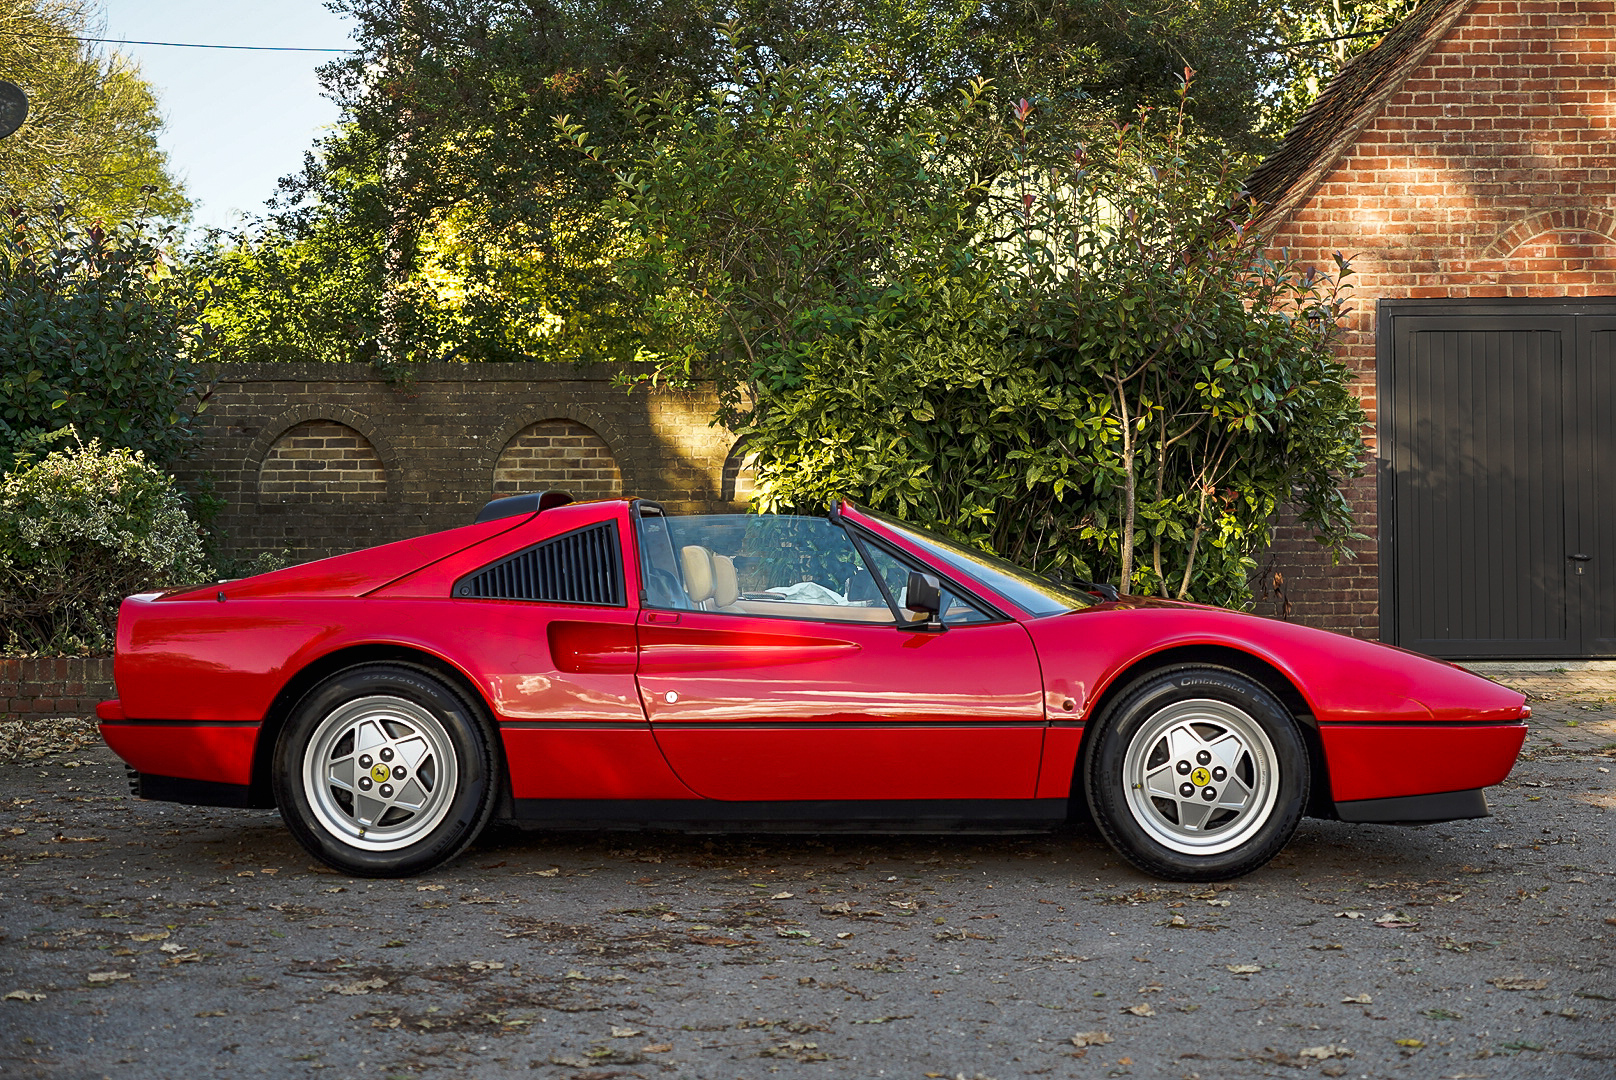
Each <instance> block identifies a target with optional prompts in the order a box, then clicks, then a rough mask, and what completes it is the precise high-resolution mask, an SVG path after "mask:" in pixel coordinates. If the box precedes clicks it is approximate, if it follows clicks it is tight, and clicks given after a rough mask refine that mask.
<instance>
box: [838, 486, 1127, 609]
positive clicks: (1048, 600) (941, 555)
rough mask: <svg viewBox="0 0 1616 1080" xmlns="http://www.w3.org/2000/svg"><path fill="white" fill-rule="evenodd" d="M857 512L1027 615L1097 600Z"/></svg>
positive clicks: (884, 517) (885, 517) (913, 528)
mask: <svg viewBox="0 0 1616 1080" xmlns="http://www.w3.org/2000/svg"><path fill="white" fill-rule="evenodd" d="M859 512H860V513H862V514H868V515H869V516H870V517H873V518H876V519H878V520H880V521H881V522H882V523H883V524H885V525H886V526H887V527H889V528H890V529H892V531H893V532H895V533H898V534H900V535H901V536H903V537H905V538H906V539H908V540H910V541H912V542H913V543H915V544H916V545H917V546H918V547H920V548H921V550H923V551H925V552H926V553H927V554H928V555H931V556H934V557H935V558H936V559H937V560H938V561H939V562H941V563H943V564H944V565H946V566H948V567H949V568H950V569H952V570H955V571H957V572H959V573H960V574H963V575H965V576H966V577H968V578H971V579H974V580H976V581H979V582H981V583H982V584H983V585H986V586H987V587H988V588H990V589H992V590H993V591H994V592H996V593H998V594H999V595H1000V596H1002V597H1004V598H1005V599H1006V600H1009V601H1010V602H1011V603H1013V604H1015V605H1016V606H1017V607H1019V608H1021V609H1022V610H1024V611H1026V612H1027V613H1028V614H1029V615H1059V614H1061V613H1062V612H1067V611H1074V610H1076V609H1077V608H1084V607H1092V606H1093V605H1095V604H1097V603H1099V602H1100V601H1099V598H1098V597H1094V596H1090V595H1089V594H1087V593H1083V592H1079V591H1077V590H1076V589H1073V588H1070V587H1068V586H1065V585H1062V584H1059V583H1058V582H1054V581H1051V580H1049V579H1048V578H1046V577H1042V576H1040V575H1038V574H1034V573H1033V572H1032V571H1030V570H1024V569H1022V568H1021V567H1019V566H1017V565H1016V564H1015V563H1013V562H1009V561H1007V560H1005V559H1001V558H999V557H998V556H997V555H989V554H988V553H987V552H985V551H979V550H977V549H976V548H969V547H966V546H965V545H963V544H958V543H955V542H954V541H953V540H948V539H945V538H943V537H941V536H938V535H937V534H936V533H934V532H929V531H927V530H925V529H922V528H920V527H919V526H917V525H912V524H910V523H909V522H907V521H899V520H898V519H897V518H895V517H893V516H892V515H891V514H883V513H881V512H880V511H878V510H868V509H865V508H864V507H862V506H861V507H859Z"/></svg>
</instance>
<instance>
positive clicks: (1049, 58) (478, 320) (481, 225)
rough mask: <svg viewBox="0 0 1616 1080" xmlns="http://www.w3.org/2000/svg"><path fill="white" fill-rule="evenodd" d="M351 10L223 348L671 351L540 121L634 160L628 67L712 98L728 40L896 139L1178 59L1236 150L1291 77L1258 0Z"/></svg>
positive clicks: (973, 135)
mask: <svg viewBox="0 0 1616 1080" xmlns="http://www.w3.org/2000/svg"><path fill="white" fill-rule="evenodd" d="M1308 2H1316V0H1308ZM339 7H340V10H342V11H343V12H344V13H345V14H347V15H348V16H350V17H351V18H352V20H353V22H354V26H355V31H354V39H355V41H356V43H357V46H358V48H357V50H356V51H355V52H354V54H353V55H352V56H351V57H348V58H345V59H343V60H340V61H337V62H335V63H333V64H331V65H328V66H327V67H326V68H325V69H324V73H323V78H324V80H325V84H326V87H327V90H328V93H329V94H330V95H331V96H332V97H333V98H334V100H336V101H337V103H338V104H339V105H340V106H341V107H342V109H343V115H344V124H343V126H342V127H341V128H340V129H339V130H338V131H337V132H336V133H335V134H334V135H332V136H331V137H330V138H328V139H326V140H324V141H323V142H322V143H321V144H320V145H319V146H318V147H317V148H316V150H315V152H314V153H313V154H311V155H310V157H309V161H308V164H307V166H306V168H305V170H304V171H303V173H302V174H300V175H299V176H296V177H292V178H289V179H288V180H287V181H286V182H285V184H284V190H283V192H282V195H281V196H280V198H279V200H278V202H277V206H276V209H275V212H274V213H273V214H272V215H271V217H270V218H269V219H268V220H267V221H266V222H264V223H263V224H262V225H261V226H259V227H256V228H254V229H252V230H249V231H248V232H247V233H246V234H244V235H242V236H239V237H235V238H230V239H224V238H221V242H220V243H219V244H218V245H217V247H216V248H215V250H214V251H213V252H212V253H211V254H210V255H209V256H208V258H207V259H206V260H205V261H206V265H207V266H208V268H209V271H210V273H211V274H212V275H213V277H212V284H213V290H212V291H213V297H214V299H213V305H214V308H213V314H212V315H210V319H209V321H210V325H211V326H212V327H213V329H214V331H215V333H214V335H213V337H212V338H211V339H210V340H211V342H212V344H213V347H214V350H215V351H214V353H213V355H215V356H217V357H218V358H221V359H249V358H250V359H268V358H275V359H346V360H353V359H371V358H377V357H381V356H384V355H388V354H389V352H390V350H388V349H384V348H382V344H383V342H384V339H397V341H398V342H399V343H400V344H399V346H398V351H399V353H400V356H399V357H390V356H389V359H390V361H391V360H393V359H397V358H402V359H418V360H436V359H464V360H512V359H522V358H528V357H532V358H539V359H568V360H570V359H623V360H627V359H644V358H647V357H654V356H656V355H658V353H657V350H658V349H659V348H660V347H662V346H663V345H665V344H666V342H663V341H660V340H658V338H657V335H656V331H657V326H656V319H655V317H654V316H655V313H654V312H652V313H649V314H648V313H646V312H644V311H642V310H641V309H640V308H639V306H638V305H639V303H640V300H641V295H640V294H639V293H637V292H635V291H633V290H628V289H625V288H624V283H623V282H621V281H619V280H618V279H617V278H616V277H615V276H614V273H613V269H614V268H615V267H616V266H617V265H618V264H619V261H620V259H621V258H622V257H623V256H625V255H635V254H637V252H636V251H634V250H631V249H629V248H628V247H626V245H631V244H632V243H636V242H638V239H639V238H638V237H637V236H636V237H634V238H632V239H631V238H626V237H625V236H624V235H623V233H622V231H621V230H620V229H619V227H618V223H617V222H616V221H615V220H614V219H613V218H612V217H611V216H610V215H609V214H607V213H604V212H603V211H602V206H601V203H602V200H603V199H604V198H606V197H607V196H608V195H609V194H610V192H611V177H610V176H609V175H608V174H607V173H606V172H605V171H603V170H601V169H598V168H595V167H593V165H592V163H591V162H590V161H589V159H587V158H584V157H581V156H579V155H577V154H568V153H566V152H564V149H565V148H564V147H561V146H559V145H557V143H556V142H555V140H554V139H552V138H551V136H550V123H551V120H552V118H553V117H554V116H556V115H558V114H565V115H567V116H569V117H570V118H571V119H572V120H573V122H575V123H577V124H579V125H581V126H582V127H583V128H584V129H585V130H587V131H589V133H590V137H591V143H592V145H595V146H597V147H600V148H602V149H604V150H606V151H610V152H613V153H615V152H616V151H617V150H623V151H625V152H631V149H632V147H633V145H634V144H635V142H636V140H638V139H640V138H642V137H643V134H644V130H645V129H644V127H643V125H641V124H638V123H635V122H633V121H632V120H631V118H630V117H629V116H627V115H626V114H624V113H623V112H622V111H621V110H619V109H618V108H617V105H616V102H615V97H614V89H613V82H612V80H613V78H614V74H616V73H621V77H622V78H623V79H624V80H626V83H627V84H628V85H632V86H633V87H635V90H636V92H637V93H639V94H640V95H642V97H643V98H644V99H645V100H646V101H648V102H649V101H652V100H653V99H656V98H658V97H665V98H666V99H668V100H670V101H683V102H696V103H699V102H704V101H706V100H708V98H709V97H710V95H711V94H712V93H714V92H719V91H722V90H723V89H724V88H725V87H726V85H727V83H726V80H727V79H728V78H729V76H730V70H731V67H732V65H733V55H732V54H733V53H734V51H735V50H737V49H738V50H739V51H740V53H741V55H742V59H743V61H744V63H745V64H747V65H749V66H751V67H754V68H757V69H759V70H777V69H780V68H783V67H787V66H792V65H797V66H802V67H809V68H814V69H816V70H822V71H824V72H826V73H827V75H828V76H829V77H831V78H833V79H834V80H835V85H836V86H837V90H838V93H841V94H844V95H846V96H847V97H848V98H849V104H850V105H856V106H857V107H858V108H859V109H860V110H861V120H862V123H864V124H865V125H866V127H865V134H866V136H867V137H868V138H871V139H875V140H885V141H891V140H894V139H899V138H901V137H902V134H903V132H905V131H906V130H911V129H913V128H915V127H916V125H921V126H924V124H925V123H927V120H926V117H927V116H928V115H930V114H932V113H935V112H937V111H938V110H942V109H949V108H953V107H954V104H955V102H956V100H957V97H958V95H959V93H960V92H961V91H962V90H965V89H967V88H969V87H970V86H972V85H984V84H991V85H993V86H994V87H995V88H996V90H997V91H998V92H999V93H1001V94H1008V95H1011V96H1013V97H1026V98H1028V99H1029V100H1031V101H1034V102H1036V103H1037V104H1038V107H1039V109H1040V116H1041V117H1042V118H1043V119H1044V122H1045V123H1046V124H1047V125H1049V126H1050V127H1052V128H1059V129H1061V130H1063V131H1065V132H1066V133H1067V134H1068V136H1069V137H1071V138H1074V139H1075V138H1079V137H1089V136H1091V135H1092V134H1093V133H1095V132H1097V131H1103V130H1104V129H1105V127H1106V126H1107V125H1108V124H1109V123H1111V121H1112V120H1113V119H1115V118H1116V117H1118V116H1122V115H1126V114H1129V113H1131V111H1132V110H1133V109H1135V108H1136V107H1139V106H1140V105H1145V104H1152V103H1162V102H1167V101H1171V100H1172V88H1173V85H1174V80H1175V78H1176V74H1175V73H1176V72H1178V71H1179V70H1181V69H1182V68H1183V67H1184V66H1185V65H1186V64H1187V65H1190V66H1193V67H1195V68H1196V69H1197V70H1198V71H1200V72H1201V76H1200V78H1201V81H1202V85H1203V86H1205V87H1206V88H1207V90H1206V92H1205V93H1203V94H1202V95H1200V96H1199V99H1198V103H1197V104H1196V105H1195V107H1196V108H1197V109H1199V110H1200V120H1201V123H1202V124H1203V126H1204V128H1205V129H1206V130H1208V131H1209V132H1213V133H1215V134H1216V135H1217V136H1218V137H1219V138H1221V139H1223V140H1225V141H1227V142H1228V143H1230V144H1231V145H1234V146H1236V147H1237V148H1239V149H1241V150H1243V151H1244V150H1253V149H1257V148H1259V146H1260V143H1261V137H1260V136H1259V134H1258V133H1257V132H1256V130H1255V128H1254V119H1255V118H1257V117H1258V116H1259V115H1260V113H1261V109H1260V102H1261V100H1262V99H1263V97H1264V95H1265V94H1266V93H1267V92H1268V90H1267V88H1268V87H1269V86H1270V85H1272V83H1273V81H1274V79H1275V77H1276V73H1277V69H1276V67H1275V64H1276V62H1277V60H1276V55H1275V54H1274V53H1272V52H1271V51H1267V50H1266V45H1267V44H1269V43H1270V37H1271V30H1272V27H1271V12H1270V9H1269V8H1268V7H1266V6H1264V5H1262V4H1259V3H1257V2H1256V0H1198V2H1196V3H1193V4H1182V3H1178V2H1175V0H1003V2H996V3H989V2H985V0H941V2H921V0H870V2H861V3H856V4H855V3H852V2H850V0H830V2H824V0H814V2H812V3H810V2H807V0H741V2H739V3H736V4H732V5H730V6H729V7H727V8H726V9H725V10H726V12H727V13H728V15H727V17H731V16H732V17H733V19H734V22H733V23H732V24H731V29H730V30H729V31H728V33H725V32H724V31H723V30H721V29H720V28H716V27H715V25H714V24H713V22H712V13H711V11H710V10H709V9H704V8H695V7H691V6H690V5H688V4H678V3H673V2H671V0H650V2H639V0H635V2H632V3H631V2H629V0H583V2H578V3H570V2H569V3H558V2H554V0H341V3H340V5H339ZM977 119H978V120H979V121H980V123H979V124H978V125H977V126H975V127H972V126H969V125H957V126H956V128H955V130H954V140H953V147H952V153H953V154H954V155H955V157H956V158H957V159H958V160H960V161H961V162H962V163H964V164H963V165H962V167H967V168H968V169H970V170H971V171H973V172H976V173H979V174H980V173H985V172H986V171H987V170H988V169H990V168H991V167H992V163H993V161H994V160H996V159H999V160H1002V151H1001V147H1000V145H999V143H1000V139H999V135H998V134H997V133H996V128H997V124H998V123H999V120H998V118H996V117H993V116H988V115H986V114H982V115H979V116H978V117H977ZM972 155H975V157H976V160H975V161H974V162H973V161H971V160H970V159H971V157H972ZM275 296H284V297H285V298H286V299H285V300H283V301H276V300H274V299H273V298H274V297H275ZM264 300H268V301H269V303H268V304H267V305H266V304H264V303H262V301H264ZM271 311H273V312H274V314H273V315H271V314H270V312H271ZM283 312H284V313H285V314H286V315H287V316H289V318H282V313H283ZM395 324H396V325H395Z"/></svg>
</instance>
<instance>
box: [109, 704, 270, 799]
mask: <svg viewBox="0 0 1616 1080" xmlns="http://www.w3.org/2000/svg"><path fill="white" fill-rule="evenodd" d="M106 711H111V710H106ZM103 716H104V713H103ZM258 730H259V725H258V724H219V723H210V722H203V721H193V720H129V719H116V720H108V719H105V718H103V719H102V721H101V737H102V738H103V739H105V740H106V742H107V745H108V746H110V747H112V750H113V752H114V753H116V754H117V755H118V756H119V757H121V758H123V760H124V761H125V763H127V764H128V765H129V767H130V768H132V769H134V770H135V771H136V772H139V773H142V774H146V775H151V776H160V777H170V778H173V779H176V780H196V781H201V782H204V783H213V784H239V785H241V786H243V787H245V786H246V785H248V784H250V783H251V782H252V765H253V753H254V751H255V750H256V749H257V746H258ZM147 797H148V798H151V797H153V796H147ZM177 801H185V800H177ZM204 805H216V804H204Z"/></svg>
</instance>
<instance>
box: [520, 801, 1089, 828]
mask: <svg viewBox="0 0 1616 1080" xmlns="http://www.w3.org/2000/svg"><path fill="white" fill-rule="evenodd" d="M1067 802H1068V800H1066V799H871V800H840V799H825V800H802V801H788V802H720V801H717V800H712V799H515V800H513V803H514V811H515V819H514V820H515V821H516V823H517V824H520V825H529V826H532V827H534V828H544V829H600V828H608V829H672V830H678V831H691V832H701V831H708V830H727V829H734V828H737V827H740V828H752V829H757V830H760V831H765V832H774V831H793V832H840V831H844V830H846V831H858V830H867V829H872V828H874V829H882V830H890V831H894V832H959V831H962V830H964V831H969V830H971V829H985V830H989V831H1002V830H1025V829H1047V828H1049V827H1050V826H1051V825H1056V824H1059V823H1061V822H1063V821H1065V820H1066V810H1067Z"/></svg>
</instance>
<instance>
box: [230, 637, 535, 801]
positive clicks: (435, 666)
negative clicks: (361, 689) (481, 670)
mask: <svg viewBox="0 0 1616 1080" xmlns="http://www.w3.org/2000/svg"><path fill="white" fill-rule="evenodd" d="M365 664H397V665H400V666H403V667H413V668H418V669H420V670H421V671H422V672H424V673H426V674H428V675H431V676H432V677H433V678H436V679H439V680H441V681H442V682H444V683H446V684H448V685H449V686H450V687H451V688H452V689H454V690H455V692H456V693H458V694H460V696H461V697H463V698H465V700H466V702H467V703H468V704H469V705H470V706H471V707H472V708H474V709H477V710H478V711H479V712H481V713H482V717H483V720H484V721H486V722H487V724H488V727H489V730H490V731H492V732H494V735H495V739H494V755H495V759H496V766H497V767H496V782H497V783H498V784H499V791H498V793H497V795H496V802H495V809H494V816H495V817H496V818H499V817H508V816H510V814H509V806H508V803H509V800H510V790H511V777H510V767H509V765H508V763H507V762H506V760H505V746H504V742H503V740H502V739H500V738H499V737H498V736H499V725H498V723H496V722H495V719H494V711H493V709H492V708H491V707H490V706H489V704H488V699H487V698H486V697H485V696H484V695H483V693H482V691H481V690H479V689H478V688H477V685H476V683H474V682H473V681H472V679H471V677H470V676H469V675H467V674H466V673H465V672H464V671H462V670H461V669H460V668H459V667H456V666H455V665H454V664H451V663H449V662H448V661H446V660H444V659H443V658H442V657H439V656H434V655H433V654H431V653H428V652H423V651H421V650H420V649H412V648H409V647H408V646H404V645H385V644H374V645H353V646H349V647H346V648H342V649H338V650H336V651H335V652H331V653H327V654H326V655H325V656H322V657H320V658H319V659H317V660H314V661H312V662H310V663H309V664H308V665H306V666H305V667H304V668H303V669H302V670H300V671H298V673H297V674H295V675H293V676H292V677H291V678H290V679H288V680H287V681H286V685H285V686H283V687H281V690H280V693H278V694H276V695H275V700H274V701H273V702H271V703H270V706H269V710H268V712H266V713H265V714H264V722H263V724H262V725H261V726H260V727H259V729H258V741H257V743H256V744H255V745H254V747H253V766H252V786H251V789H250V799H251V802H252V805H253V806H256V807H263V808H265V809H267V808H270V807H273V806H274V805H275V796H274V788H273V784H272V782H271V769H272V766H273V764H274V759H275V744H276V742H277V741H278V740H279V739H280V735H281V730H282V729H283V728H284V727H285V726H286V722H287V720H288V719H289V718H290V717H291V715H292V712H293V710H295V709H296V708H297V706H298V703H299V702H301V701H302V700H303V698H304V697H305V696H306V695H307V694H308V693H309V691H310V690H313V689H314V688H315V687H316V686H319V685H320V684H321V683H323V682H324V681H325V680H326V679H328V678H330V677H331V676H332V675H335V674H336V673H337V672H339V671H345V670H347V669H348V668H353V667H359V666H362V665H365Z"/></svg>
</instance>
